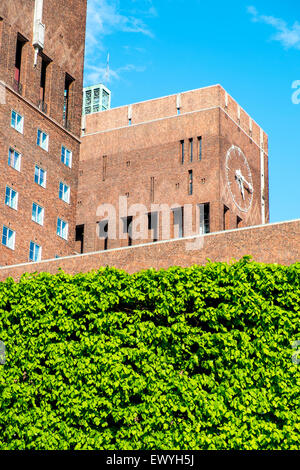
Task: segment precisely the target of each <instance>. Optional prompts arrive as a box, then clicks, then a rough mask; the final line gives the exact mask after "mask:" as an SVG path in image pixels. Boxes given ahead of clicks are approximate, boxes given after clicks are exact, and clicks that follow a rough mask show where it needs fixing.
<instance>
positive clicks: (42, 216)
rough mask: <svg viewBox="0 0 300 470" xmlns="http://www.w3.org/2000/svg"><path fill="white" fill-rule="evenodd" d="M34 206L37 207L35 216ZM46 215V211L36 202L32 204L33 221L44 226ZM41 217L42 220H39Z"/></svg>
mask: <svg viewBox="0 0 300 470" xmlns="http://www.w3.org/2000/svg"><path fill="white" fill-rule="evenodd" d="M34 206H36V213H35V215H34ZM38 209H41V212H40V213H39V210H38ZM44 215H45V209H44V208H43V207H42V206H40V205H39V204H37V203H36V202H33V203H32V211H31V220H32V221H33V222H35V223H36V224H38V225H44ZM40 216H41V219H40V218H39V217H40Z"/></svg>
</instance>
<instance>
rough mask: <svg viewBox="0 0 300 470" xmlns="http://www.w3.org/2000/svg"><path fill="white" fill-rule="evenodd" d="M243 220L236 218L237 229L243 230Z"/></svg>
mask: <svg viewBox="0 0 300 470" xmlns="http://www.w3.org/2000/svg"><path fill="white" fill-rule="evenodd" d="M242 224H243V219H241V218H240V217H239V216H237V217H236V228H241V227H242V226H243V225H242Z"/></svg>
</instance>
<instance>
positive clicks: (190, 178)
mask: <svg viewBox="0 0 300 470" xmlns="http://www.w3.org/2000/svg"><path fill="white" fill-rule="evenodd" d="M192 194H193V170H189V196H191V195H192Z"/></svg>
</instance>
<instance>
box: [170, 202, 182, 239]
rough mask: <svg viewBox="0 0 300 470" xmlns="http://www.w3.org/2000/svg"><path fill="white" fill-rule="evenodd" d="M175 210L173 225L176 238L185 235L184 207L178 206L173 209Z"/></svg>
mask: <svg viewBox="0 0 300 470" xmlns="http://www.w3.org/2000/svg"><path fill="white" fill-rule="evenodd" d="M172 212H173V226H174V238H182V237H183V207H176V208H175V209H172Z"/></svg>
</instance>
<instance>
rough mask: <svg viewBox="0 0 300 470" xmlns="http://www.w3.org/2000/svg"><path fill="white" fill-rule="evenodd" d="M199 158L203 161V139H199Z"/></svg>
mask: <svg viewBox="0 0 300 470" xmlns="http://www.w3.org/2000/svg"><path fill="white" fill-rule="evenodd" d="M198 158H199V160H202V137H198Z"/></svg>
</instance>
